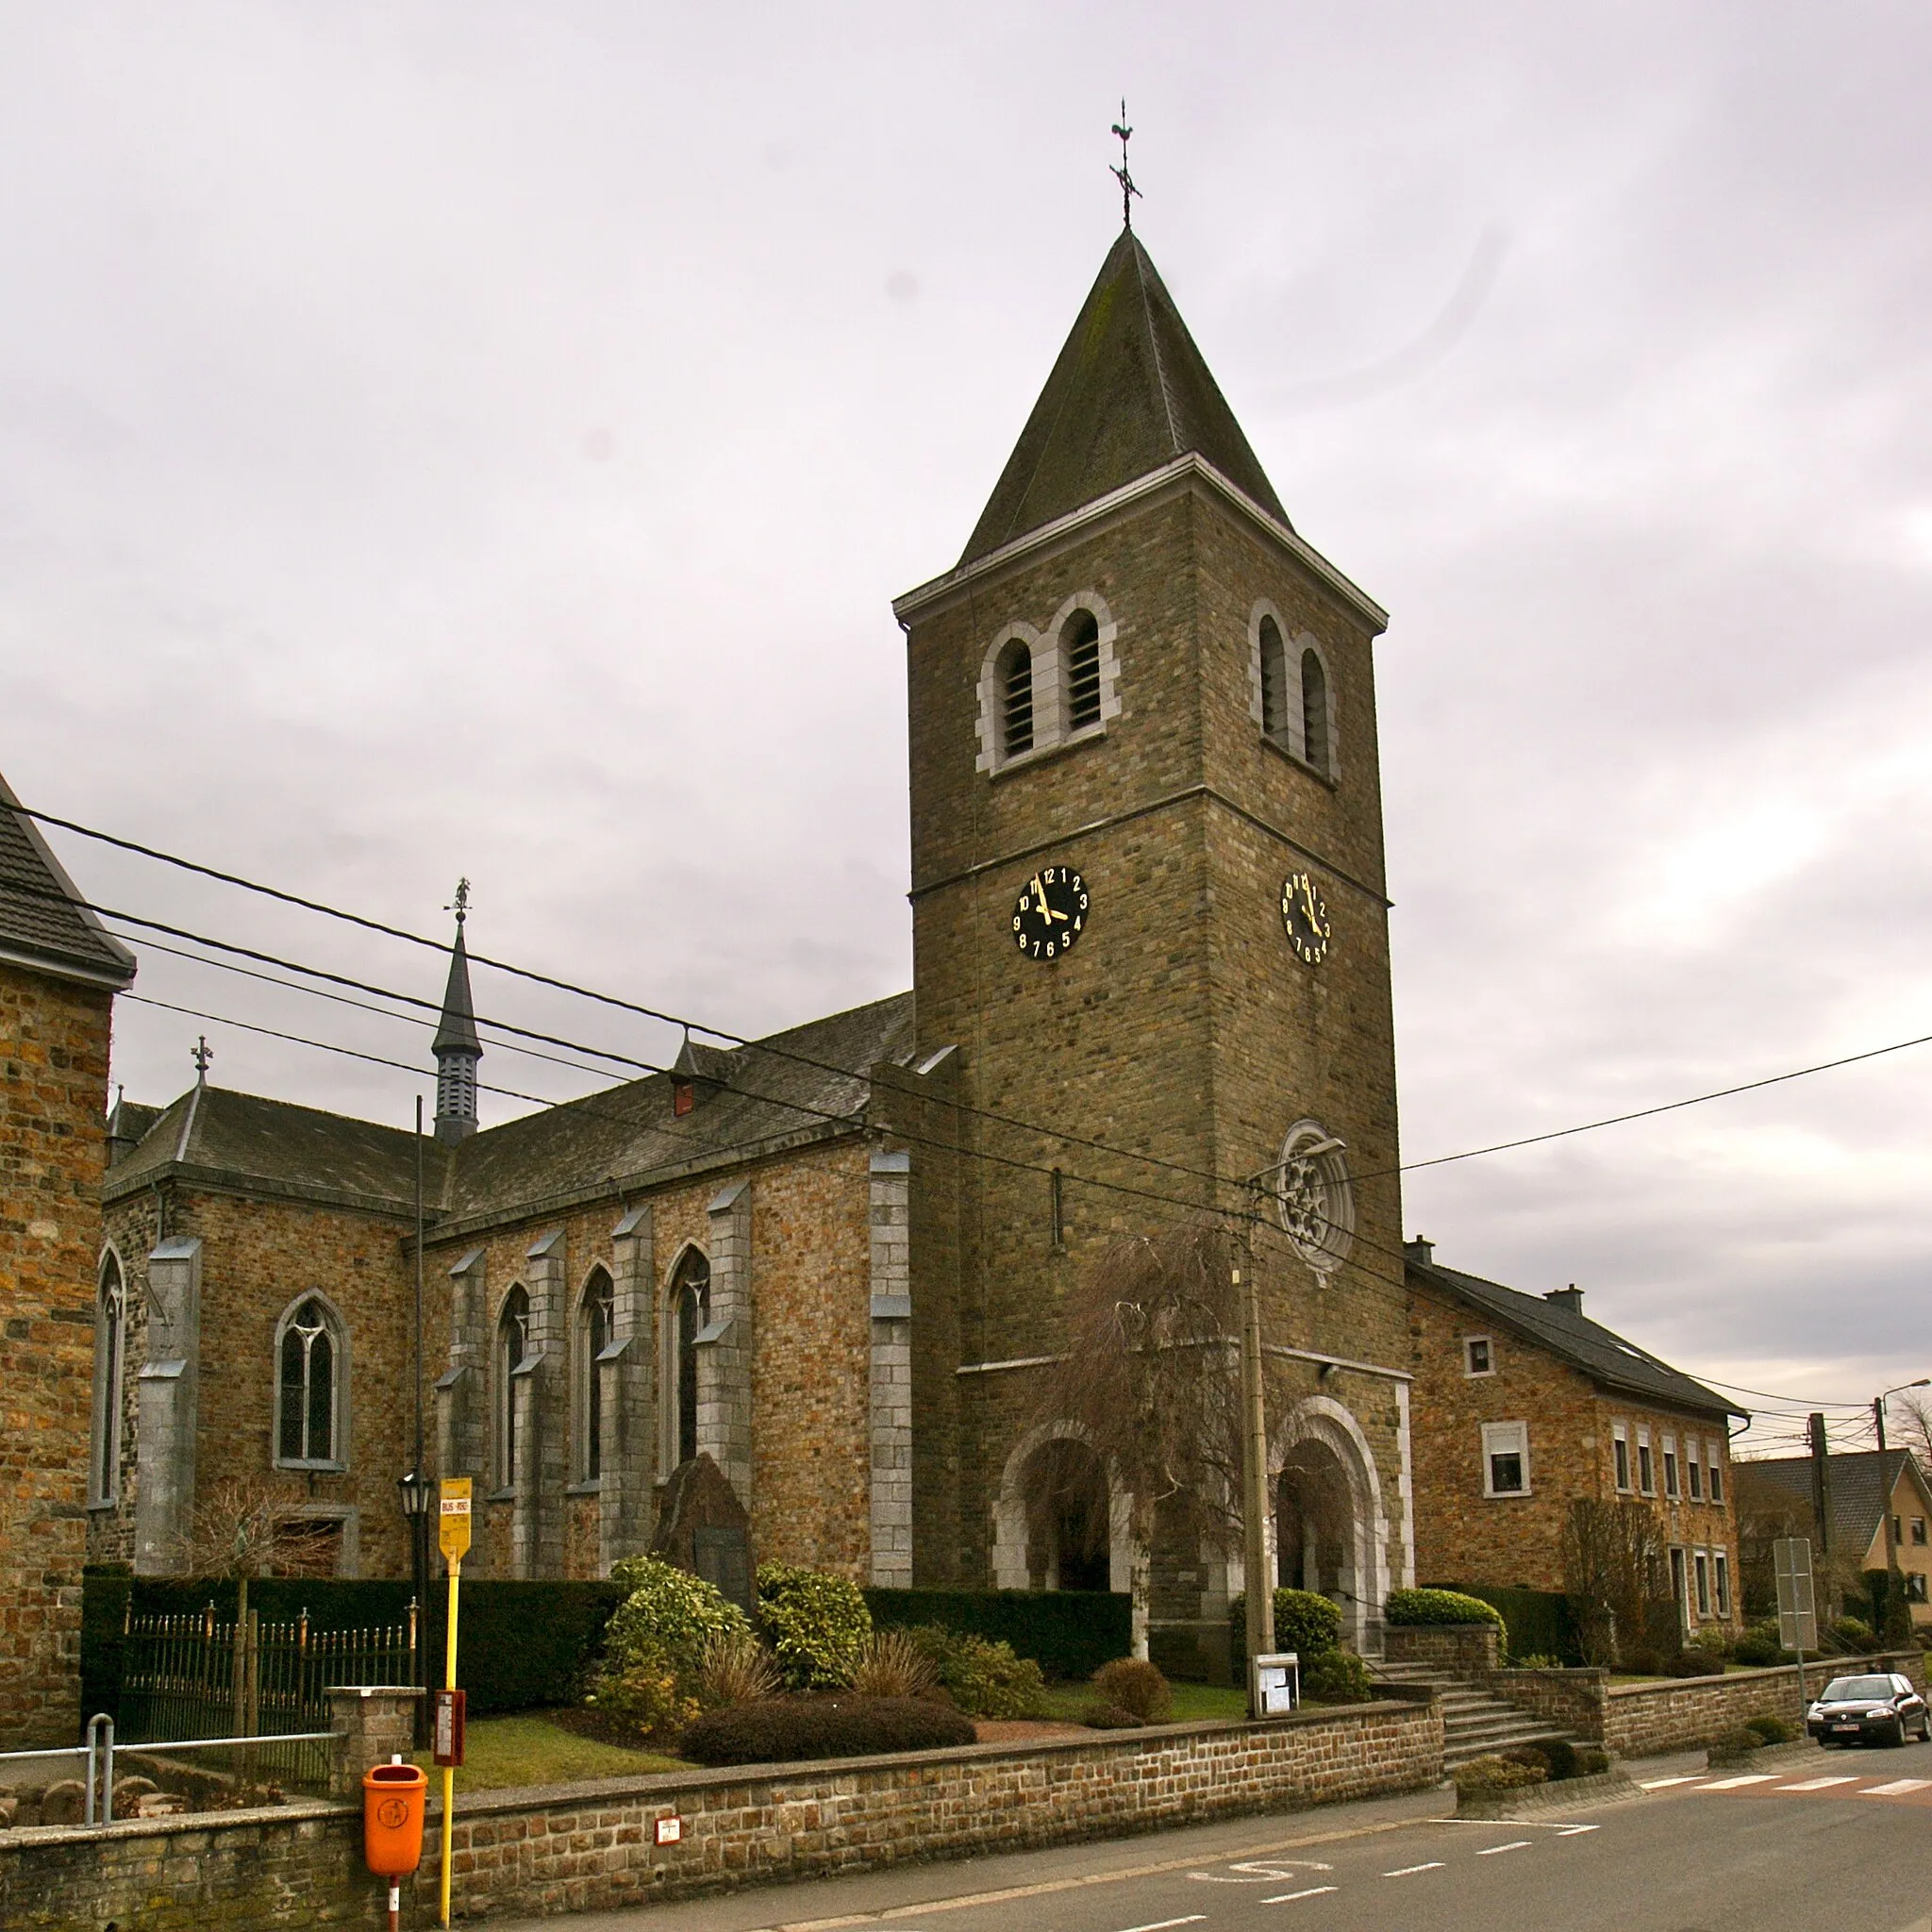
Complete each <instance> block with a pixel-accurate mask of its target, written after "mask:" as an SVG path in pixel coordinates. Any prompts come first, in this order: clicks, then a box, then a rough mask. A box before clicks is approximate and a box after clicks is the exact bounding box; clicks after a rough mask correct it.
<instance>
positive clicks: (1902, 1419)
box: [1886, 1389, 1932, 1475]
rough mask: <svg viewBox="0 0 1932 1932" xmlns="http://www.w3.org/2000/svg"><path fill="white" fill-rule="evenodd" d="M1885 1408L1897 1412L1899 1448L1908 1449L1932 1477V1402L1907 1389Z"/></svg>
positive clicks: (1913, 1390) (1892, 1399) (1914, 1390)
mask: <svg viewBox="0 0 1932 1932" xmlns="http://www.w3.org/2000/svg"><path fill="white" fill-rule="evenodd" d="M1886 1406H1887V1407H1889V1408H1895V1409H1896V1410H1897V1416H1898V1420H1897V1423H1896V1424H1895V1426H1896V1427H1897V1429H1898V1439H1899V1447H1900V1448H1901V1449H1909V1450H1910V1451H1911V1452H1912V1454H1913V1455H1914V1456H1916V1457H1918V1458H1919V1467H1920V1468H1921V1469H1923V1470H1924V1471H1925V1473H1926V1474H1928V1475H1932V1402H1927V1401H1926V1399H1925V1398H1924V1396H1923V1395H1921V1394H1920V1393H1919V1391H1917V1390H1916V1389H1907V1390H1905V1391H1902V1392H1901V1393H1900V1394H1898V1395H1896V1396H1893V1397H1891V1398H1890V1399H1889V1400H1888V1402H1887V1404H1886Z"/></svg>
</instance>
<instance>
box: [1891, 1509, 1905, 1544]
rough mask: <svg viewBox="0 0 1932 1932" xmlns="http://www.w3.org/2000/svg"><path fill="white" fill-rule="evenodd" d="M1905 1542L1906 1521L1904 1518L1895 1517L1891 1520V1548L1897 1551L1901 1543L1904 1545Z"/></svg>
mask: <svg viewBox="0 0 1932 1932" xmlns="http://www.w3.org/2000/svg"><path fill="white" fill-rule="evenodd" d="M1905 1540H1906V1525H1905V1521H1904V1519H1903V1518H1902V1517H1897V1516H1894V1517H1893V1518H1892V1519H1891V1546H1892V1548H1893V1549H1896V1548H1897V1547H1898V1546H1899V1544H1900V1543H1902V1542H1904V1541H1905Z"/></svg>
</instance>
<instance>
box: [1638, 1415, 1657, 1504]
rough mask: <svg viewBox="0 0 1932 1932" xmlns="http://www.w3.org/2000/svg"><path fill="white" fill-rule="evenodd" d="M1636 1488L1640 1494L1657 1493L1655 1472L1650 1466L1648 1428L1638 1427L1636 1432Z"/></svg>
mask: <svg viewBox="0 0 1932 1932" xmlns="http://www.w3.org/2000/svg"><path fill="white" fill-rule="evenodd" d="M1637 1488H1638V1491H1639V1493H1640V1494H1641V1495H1645V1496H1654V1495H1656V1494H1657V1473H1656V1471H1655V1470H1654V1469H1653V1468H1652V1467H1651V1460H1650V1431H1649V1430H1648V1429H1639V1430H1638V1432H1637Z"/></svg>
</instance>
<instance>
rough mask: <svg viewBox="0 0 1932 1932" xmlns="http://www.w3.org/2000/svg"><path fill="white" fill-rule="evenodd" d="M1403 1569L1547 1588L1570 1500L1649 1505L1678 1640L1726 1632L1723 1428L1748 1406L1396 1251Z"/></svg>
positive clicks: (1570, 1296)
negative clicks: (1406, 1551)
mask: <svg viewBox="0 0 1932 1932" xmlns="http://www.w3.org/2000/svg"><path fill="white" fill-rule="evenodd" d="M1405 1254H1406V1257H1407V1265H1406V1268H1405V1271H1404V1272H1405V1274H1406V1276H1407V1301H1408V1314H1409V1337H1410V1343H1411V1356H1410V1367H1411V1369H1412V1371H1413V1374H1414V1376H1415V1380H1414V1384H1413V1387H1412V1391H1411V1397H1410V1400H1411V1405H1412V1406H1411V1423H1410V1426H1411V1429H1412V1430H1413V1433H1414V1445H1415V1519H1416V1570H1417V1574H1419V1575H1420V1576H1421V1577H1423V1578H1424V1581H1426V1582H1434V1583H1443V1584H1461V1585H1471V1584H1474V1585H1485V1584H1487V1585H1495V1586H1514V1587H1517V1588H1523V1589H1529V1590H1543V1591H1560V1590H1561V1589H1563V1587H1564V1577H1563V1530H1564V1524H1565V1521H1566V1519H1567V1517H1568V1515H1569V1511H1570V1507H1571V1505H1572V1504H1573V1503H1575V1502H1577V1501H1578V1500H1581V1499H1591V1500H1594V1501H1598V1502H1604V1503H1620V1502H1647V1503H1649V1504H1650V1505H1651V1507H1653V1508H1654V1509H1655V1511H1656V1512H1657V1519H1658V1530H1659V1533H1660V1536H1661V1538H1662V1541H1663V1543H1664V1547H1665V1550H1666V1551H1667V1553H1668V1561H1669V1565H1670V1587H1671V1593H1672V1594H1673V1596H1674V1597H1675V1599H1676V1603H1677V1609H1678V1614H1679V1617H1680V1619H1681V1621H1682V1624H1683V1628H1684V1631H1685V1633H1686V1635H1687V1636H1688V1635H1691V1634H1694V1633H1695V1632H1696V1631H1697V1630H1698V1629H1700V1628H1702V1627H1705V1626H1707V1625H1712V1624H1715V1625H1719V1626H1729V1625H1735V1624H1737V1623H1738V1622H1739V1621H1740V1597H1739V1585H1738V1578H1739V1564H1738V1533H1737V1516H1736V1503H1735V1498H1734V1496H1733V1493H1732V1490H1733V1483H1732V1472H1731V1461H1730V1447H1729V1441H1730V1420H1731V1418H1732V1417H1733V1416H1734V1415H1742V1414H1744V1411H1743V1410H1741V1409H1739V1408H1736V1407H1733V1406H1732V1405H1731V1404H1730V1403H1728V1402H1727V1401H1726V1400H1725V1399H1724V1397H1723V1396H1721V1395H1719V1394H1716V1393H1715V1392H1714V1391H1711V1390H1709V1389H1707V1388H1706V1387H1705V1386H1704V1385H1703V1384H1702V1383H1701V1382H1697V1381H1693V1380H1692V1379H1691V1377H1690V1376H1689V1375H1686V1374H1681V1373H1680V1372H1679V1371H1677V1370H1676V1369H1674V1368H1672V1367H1671V1366H1670V1365H1669V1364H1668V1363H1666V1362H1662V1361H1659V1360H1658V1359H1657V1357H1655V1356H1653V1355H1650V1354H1648V1353H1646V1352H1645V1351H1644V1350H1642V1349H1641V1348H1638V1347H1637V1346H1636V1345H1635V1344H1634V1343H1631V1342H1628V1341H1624V1338H1623V1337H1622V1336H1620V1335H1617V1334H1614V1333H1612V1332H1611V1330H1609V1329H1607V1328H1605V1327H1603V1326H1602V1325H1600V1324H1598V1323H1595V1322H1592V1321H1591V1320H1590V1319H1589V1318H1588V1317H1586V1316H1585V1314H1584V1312H1583V1296H1582V1293H1581V1292H1580V1291H1578V1290H1576V1289H1574V1288H1565V1289H1557V1290H1554V1291H1552V1292H1550V1293H1549V1294H1546V1295H1533V1294H1523V1293H1520V1292H1519V1291H1517V1290H1515V1289H1512V1288H1504V1287H1502V1286H1501V1285H1500V1284H1498V1283H1496V1282H1493V1281H1485V1280H1483V1279H1482V1278H1481V1277H1480V1276H1479V1275H1474V1274H1463V1273H1461V1272H1460V1271H1459V1270H1457V1269H1454V1268H1445V1267H1443V1266H1442V1265H1441V1263H1440V1262H1439V1261H1437V1260H1436V1259H1435V1253H1434V1247H1433V1244H1432V1243H1430V1242H1428V1241H1409V1242H1407V1244H1406V1246H1405Z"/></svg>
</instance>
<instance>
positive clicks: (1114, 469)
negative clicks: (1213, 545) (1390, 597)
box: [959, 229, 1288, 564]
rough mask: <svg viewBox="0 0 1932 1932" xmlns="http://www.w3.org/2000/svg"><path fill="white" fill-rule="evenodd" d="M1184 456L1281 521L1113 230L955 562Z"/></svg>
mask: <svg viewBox="0 0 1932 1932" xmlns="http://www.w3.org/2000/svg"><path fill="white" fill-rule="evenodd" d="M1190 454H1197V455H1199V456H1201V457H1204V458H1206V459H1207V460H1208V462H1210V463H1211V464H1213V466H1214V467H1215V468H1216V469H1217V470H1219V471H1220V472H1221V473H1222V475H1224V476H1225V477H1227V479H1228V480H1229V481H1230V482H1232V483H1233V484H1235V485H1236V486H1237V487H1238V488H1239V489H1241V491H1244V492H1245V493H1246V494H1247V495H1249V496H1251V497H1252V498H1253V499H1254V500H1255V501H1256V502H1257V504H1259V505H1260V506H1261V508H1263V509H1265V510H1266V511H1267V512H1268V513H1269V515H1270V516H1273V517H1276V518H1278V519H1279V520H1280V521H1281V522H1282V523H1283V524H1286V523H1287V522H1288V513H1287V512H1286V511H1285V510H1284V509H1283V508H1282V507H1281V501H1280V499H1279V498H1278V497H1277V496H1276V495H1275V493H1274V485H1273V484H1272V483H1270V482H1269V480H1268V477H1267V475H1266V474H1265V472H1264V471H1263V470H1262V468H1261V465H1260V462H1259V460H1258V458H1257V457H1256V455H1255V452H1254V450H1253V449H1252V448H1250V447H1249V444H1248V439H1247V438H1246V437H1245V436H1244V435H1242V433H1241V425H1240V424H1239V423H1237V422H1236V421H1235V416H1234V411H1233V410H1232V409H1230V408H1228V406H1227V401H1226V399H1225V398H1224V396H1223V395H1222V393H1221V390H1220V387H1219V385H1218V384H1217V383H1216V382H1215V380H1214V377H1213V375H1211V374H1210V373H1209V371H1208V364H1207V361H1206V360H1205V358H1203V357H1202V354H1201V352H1200V350H1199V349H1197V348H1196V347H1195V346H1194V339H1193V337H1192V336H1191V335H1190V334H1189V333H1188V325H1187V324H1186V323H1184V322H1183V321H1182V320H1181V315H1180V310H1179V309H1178V308H1175V307H1174V298H1173V296H1171V295H1170V294H1169V293H1168V292H1167V290H1166V288H1165V287H1164V286H1163V284H1162V282H1161V279H1160V275H1159V273H1158V271H1157V270H1156V268H1155V266H1154V263H1153V260H1152V258H1150V257H1149V256H1148V253H1147V251H1146V249H1145V248H1143V247H1142V246H1141V241H1140V238H1139V237H1138V236H1137V235H1135V234H1134V233H1133V232H1132V230H1131V229H1124V230H1123V231H1122V233H1121V236H1120V239H1119V240H1118V241H1117V242H1115V243H1114V244H1113V246H1112V248H1110V249H1109V250H1108V257H1107V259H1106V261H1105V262H1103V263H1102V264H1101V269H1100V275H1099V277H1098V279H1096V280H1095V282H1094V284H1093V287H1092V289H1091V291H1089V293H1088V296H1087V300H1086V302H1085V303H1084V304H1083V305H1082V306H1081V309H1080V313H1079V316H1078V318H1077V319H1076V320H1075V322H1074V328H1073V333H1072V334H1071V335H1069V336H1068V338H1067V340H1066V343H1065V345H1064V346H1063V347H1062V348H1061V350H1060V353H1059V357H1058V360H1057V361H1056V362H1055V363H1054V365H1053V373H1052V374H1051V375H1049V376H1048V377H1047V379H1046V387H1045V388H1044V389H1043V390H1041V392H1040V400H1039V401H1038V402H1037V403H1035V404H1034V406H1033V413H1032V414H1031V415H1030V416H1029V417H1027V419H1026V426H1025V428H1024V429H1023V430H1022V431H1021V432H1020V441H1018V442H1017V443H1016V444H1015V445H1014V447H1013V453H1012V455H1011V456H1010V457H1008V458H1007V467H1006V469H1005V470H1004V471H1003V472H1002V473H1001V475H1000V480H999V482H998V484H997V485H996V486H995V487H994V489H993V492H992V495H991V498H990V499H989V500H988V502H987V506H986V508H985V509H984V510H983V511H981V513H980V518H979V522H978V523H977V524H976V525H974V531H973V535H972V537H971V539H970V540H969V541H968V542H967V545H966V549H965V552H964V554H963V555H962V556H961V557H960V558H959V561H960V563H961V564H967V563H971V562H972V561H973V560H974V558H979V557H984V556H986V555H987V554H988V553H989V552H990V551H993V550H997V549H998V548H999V547H1000V546H1001V545H1002V544H1003V543H1009V542H1011V541H1013V540H1014V539H1015V538H1016V537H1024V535H1025V534H1026V533H1027V532H1028V531H1029V530H1037V529H1039V528H1040V527H1041V525H1043V524H1050V523H1052V522H1053V521H1054V519H1055V518H1056V517H1061V516H1065V515H1066V514H1067V513H1068V512H1069V511H1070V510H1075V509H1078V508H1080V507H1081V506H1082V505H1083V504H1089V503H1091V502H1093V501H1094V499H1095V498H1097V497H1101V496H1105V495H1106V494H1107V493H1108V491H1112V490H1117V489H1119V488H1120V487H1121V486H1122V485H1123V484H1126V483H1131V482H1133V481H1134V480H1135V478H1136V477H1140V476H1144V475H1147V474H1148V473H1149V472H1150V471H1153V470H1158V469H1160V468H1161V467H1162V466H1163V465H1165V464H1167V463H1170V462H1172V461H1173V460H1174V458H1176V457H1182V456H1187V455H1190Z"/></svg>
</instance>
